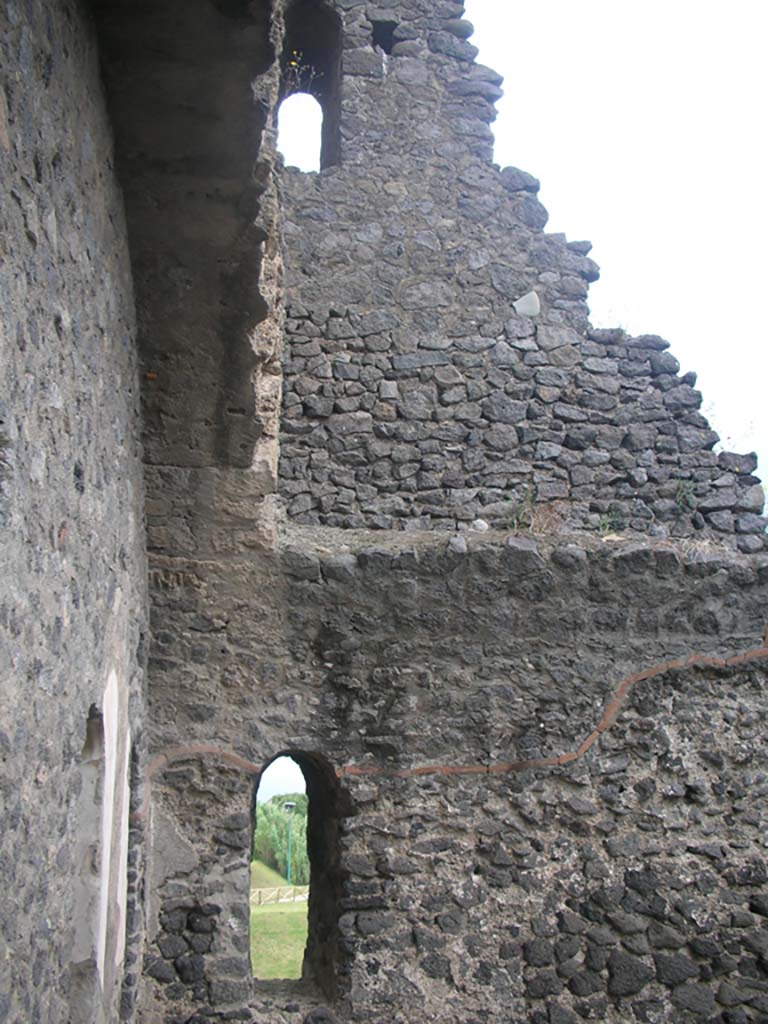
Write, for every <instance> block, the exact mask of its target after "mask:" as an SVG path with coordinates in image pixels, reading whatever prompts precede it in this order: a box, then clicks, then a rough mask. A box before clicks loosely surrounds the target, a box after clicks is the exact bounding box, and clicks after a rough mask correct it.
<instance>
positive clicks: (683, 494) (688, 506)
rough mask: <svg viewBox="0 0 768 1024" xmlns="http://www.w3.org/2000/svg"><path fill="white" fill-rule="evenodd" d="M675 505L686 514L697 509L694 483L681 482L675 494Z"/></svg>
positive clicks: (689, 481) (688, 481)
mask: <svg viewBox="0 0 768 1024" xmlns="http://www.w3.org/2000/svg"><path fill="white" fill-rule="evenodd" d="M675 504H676V505H677V507H678V508H679V509H680V510H681V511H683V512H685V511H690V510H692V509H694V508H696V495H695V494H694V490H693V481H691V480H681V481H680V482H679V483H678V485H677V491H676V492H675Z"/></svg>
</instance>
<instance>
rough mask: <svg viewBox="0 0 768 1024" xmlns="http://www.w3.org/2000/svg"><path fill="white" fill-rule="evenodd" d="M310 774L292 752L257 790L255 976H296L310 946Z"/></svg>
mask: <svg viewBox="0 0 768 1024" xmlns="http://www.w3.org/2000/svg"><path fill="white" fill-rule="evenodd" d="M307 814H308V799H307V795H306V783H305V780H304V774H303V772H302V770H301V768H299V766H298V764H296V762H295V761H294V760H293V759H292V758H290V757H278V758H276V759H275V760H274V761H273V762H272V764H270V765H269V767H268V768H267V769H266V770H265V771H264V773H263V774H262V776H261V779H260V780H259V787H258V791H257V793H256V821H255V828H254V833H253V855H252V860H251V900H250V903H251V913H250V922H251V967H252V969H253V974H254V977H256V978H260V979H262V980H269V979H274V978H285V979H296V978H301V977H302V973H303V964H304V952H305V949H306V945H307V908H308V904H309V876H310V864H309V857H308V854H307Z"/></svg>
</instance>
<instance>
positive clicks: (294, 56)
mask: <svg viewBox="0 0 768 1024" xmlns="http://www.w3.org/2000/svg"><path fill="white" fill-rule="evenodd" d="M322 77H323V73H322V71H318V70H317V69H316V68H315V67H314V65H312V64H311V63H310V62H309V61H307V60H306V59H305V58H304V53H303V51H302V50H291V52H290V53H289V54H288V58H287V60H286V61H285V64H284V65H283V89H284V92H285V95H286V96H293V95H294V94H295V93H297V92H308V93H310V94H311V93H312V92H313V89H312V86H313V84H314V83H315V82H317V80H318V79H319V78H322Z"/></svg>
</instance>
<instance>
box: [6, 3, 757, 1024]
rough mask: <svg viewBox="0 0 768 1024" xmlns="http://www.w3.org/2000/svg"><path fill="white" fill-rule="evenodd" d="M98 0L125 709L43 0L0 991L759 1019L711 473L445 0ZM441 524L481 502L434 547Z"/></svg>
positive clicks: (29, 100) (107, 513)
mask: <svg viewBox="0 0 768 1024" xmlns="http://www.w3.org/2000/svg"><path fill="white" fill-rule="evenodd" d="M93 12H94V17H95V23H96V31H97V34H98V42H99V49H100V54H101V60H102V71H103V76H104V81H105V84H106V92H107V99H108V108H109V112H110V118H111V122H112V130H113V131H114V135H115V153H116V160H115V163H116V167H117V173H118V178H119V181H120V184H121V187H122V189H123V191H124V194H125V205H126V220H127V233H128V238H129V248H130V261H131V269H132V274H133V277H134V280H135V292H136V297H135V305H136V310H135V312H136V320H137V324H138V328H137V339H138V360H139V364H140V371H141V374H140V376H141V387H142V403H143V423H142V434H141V436H142V437H143V442H144V453H145V462H146V464H145V472H146V487H147V495H146V502H145V504H144V510H145V513H146V520H147V548H148V554H149V559H148V560H149V584H150V592H151V602H152V607H151V638H150V659H149V669H148V671H149V686H148V694H147V695H148V716H147V718H148V728H147V738H146V741H145V740H144V738H143V734H142V729H143V725H142V717H141V698H142V694H141V686H140V683H141V658H142V656H143V655H142V650H143V648H142V644H141V639H142V631H143V627H144V607H143V603H142V585H143V584H142V581H143V579H144V567H143V564H142V555H141V548H142V544H143V540H142V534H141V520H140V508H141V500H142V496H141V488H140V477H139V471H138V466H137V459H136V454H137V448H138V445H137V441H138V435H139V431H138V428H137V423H136V416H135V381H134V376H135V372H136V365H135V364H136V355H135V354H134V350H133V340H132V339H133V309H132V302H133V300H132V296H131V291H130V276H131V275H130V274H129V269H128V254H127V251H126V246H125V229H124V227H123V221H122V213H121V205H120V199H119V195H118V192H117V188H116V184H115V179H114V176H113V173H112V157H111V148H110V131H109V128H108V125H107V119H106V116H105V112H104V108H103V105H102V102H101V92H100V86H99V83H98V74H97V64H96V50H95V46H94V35H93V33H92V31H91V29H90V28H89V26H88V23H87V21H86V20H85V19H84V17H83V16H82V12H81V11H80V10H79V8H77V7H75V6H74V5H73V4H72V3H70V2H69V0H57V3H54V4H49V5H45V6H43V5H42V4H35V3H31V4H27V5H26V6H25V7H24V10H23V12H22V10H21V8H20V7H17V6H16V5H15V4H10V5H7V6H6V9H5V12H4V15H3V21H2V23H1V24H2V27H3V47H4V50H3V57H4V60H3V75H4V76H5V77H4V79H3V89H2V90H0V162H2V171H3V176H4V180H6V179H7V180H9V181H11V182H12V186H11V187H12V191H11V193H10V198H9V199H8V201H7V202H4V204H3V207H2V218H3V223H2V225H1V226H2V228H3V231H2V240H3V241H2V244H3V246H4V248H3V250H2V259H3V271H4V280H5V279H6V278H7V280H8V281H9V282H10V286H9V287H8V288H6V289H4V291H3V295H2V302H3V304H4V305H3V331H4V333H3V357H2V372H3V374H4V383H5V390H4V392H3V395H4V397H3V399H2V401H4V402H5V403H6V405H5V407H3V409H2V419H3V422H2V425H1V426H0V442H1V446H0V484H1V485H2V491H1V492H0V500H1V501H2V507H1V509H0V510H1V512H2V515H3V516H4V517H5V522H6V524H7V528H6V530H5V532H4V535H3V545H4V548H3V566H4V570H5V571H4V574H3V580H4V582H3V588H4V589H3V592H2V602H3V603H2V618H1V619H0V622H2V628H3V630H4V634H3V647H2V652H1V655H0V656H2V659H3V661H2V670H3V683H4V686H3V693H2V725H1V726H0V730H2V731H0V746H1V748H2V756H3V775H2V786H3V790H2V792H3V801H4V802H3V825H4V828H3V833H2V835H3V838H2V841H0V858H2V871H3V880H4V883H5V884H6V888H7V892H8V894H9V898H7V899H6V901H5V903H4V905H3V908H2V911H0V924H1V925H2V935H3V943H4V945H3V947H2V957H1V958H0V982H1V983H2V984H0V1010H1V1011H2V1014H4V1015H5V1016H8V1018H9V1019H10V1020H12V1021H14V1024H16V1022H19V1024H21V1022H22V1021H23V1022H24V1024H26V1022H27V1021H29V1020H38V1019H39V1020H50V1021H52V1022H56V1024H58V1022H60V1021H62V1022H63V1021H65V1020H71V1021H80V1020H83V1021H86V1020H87V1021H91V1022H94V1021H106V1020H109V1021H112V1020H115V1019H117V1018H118V1017H119V1018H120V1019H122V1020H126V1021H129V1020H137V1021H141V1022H143V1024H159V1022H162V1024H202V1022H206V1021H208V1022H209V1021H224V1020H242V1021H249V1022H252V1024H254V1022H256V1021H258V1022H261V1024H265V1022H267V1021H268V1022H282V1024H288V1022H291V1024H294V1022H297V1021H302V1022H306V1024H322V1022H326V1024H328V1022H332V1021H334V1020H336V1021H344V1020H347V1021H371V1022H381V1024H384V1022H387V1024H392V1022H398V1024H416V1022H417V1021H418V1022H421V1021H422V1020H425V1019H426V1020H429V1019H440V1020H445V1021H447V1022H448V1024H470V1022H472V1024H476V1022H480V1021H499V1020H502V1021H510V1022H513V1021H514V1022H517V1021H520V1022H522V1021H530V1020H534V1021H537V1022H541V1024H543V1022H546V1024H573V1022H574V1021H577V1020H581V1019H584V1020H605V1021H609V1022H616V1024H618V1022H619V1021H625V1020H627V1019H635V1020H638V1021H648V1022H658V1021H665V1022H666V1021H672V1020H708V1021H709V1020H712V1019H715V1020H718V1024H745V1022H746V1024H754V1022H756V1021H758V1020H760V1019H761V1017H762V1016H765V1015H766V1013H767V1012H768V1010H767V1009H766V1006H765V992H766V978H767V977H768V974H767V973H766V972H767V971H768V968H767V967H766V964H767V963H768V956H767V954H766V945H765V941H766V934H767V929H766V925H765V921H766V919H767V915H766V909H767V908H766V903H765V890H766V864H765V860H766V855H765V838H764V837H765V828H764V821H763V809H762V802H763V798H764V796H765V793H764V789H765V778H764V776H765V758H766V752H765V746H764V743H765V739H764V737H765V720H766V706H765V696H764V689H765V666H766V663H767V662H768V651H767V650H766V648H765V646H764V644H765V639H764V629H765V617H766V616H765V608H766V606H768V601H767V600H766V597H767V596H768V563H767V562H766V556H765V555H764V554H761V553H760V552H759V551H758V550H757V549H759V548H761V547H762V537H761V533H760V531H761V529H762V525H763V523H762V519H761V518H760V510H761V502H760V500H759V495H758V494H757V491H756V488H757V482H756V480H755V478H754V477H753V476H752V473H753V470H754V468H755V466H754V460H753V459H751V458H749V457H741V456H732V455H724V456H715V455H713V454H712V452H711V450H710V449H711V445H712V444H713V443H714V437H713V436H712V434H711V432H709V428H708V426H707V424H706V422H705V421H704V420H703V419H701V417H700V415H699V413H698V411H697V410H698V403H699V398H698V396H697V393H696V392H695V391H694V390H693V383H694V382H693V381H692V380H691V379H690V378H679V377H678V376H677V375H676V374H677V366H676V364H675V362H674V360H673V359H672V357H671V356H670V355H669V354H668V353H667V352H666V350H665V348H664V343H663V342H660V341H659V340H658V339H655V338H648V337H646V338H640V339H628V338H625V337H624V336H622V335H620V334H618V333H616V332H608V333H605V332H602V333H601V332H593V331H591V329H590V328H589V325H588V321H587V309H586V304H585V298H586V286H587V283H588V282H589V281H590V280H592V279H594V277H595V274H596V268H595V265H594V264H593V263H592V262H591V261H590V260H589V258H588V255H587V252H588V247H587V245H586V244H582V243H571V244H569V243H566V241H565V239H564V238H562V237H561V236H547V235H545V234H544V232H543V228H544V224H545V214H544V211H543V210H542V208H541V206H540V204H539V203H538V200H537V199H536V197H535V192H536V187H537V186H536V183H535V181H534V180H533V179H531V178H530V176H528V175H525V174H523V173H522V172H518V171H515V170H513V169H508V170H506V171H503V172H499V171H498V170H496V169H495V168H494V167H493V166H492V164H491V162H490V160H491V143H492V139H491V135H490V131H489V128H488V123H489V121H490V120H491V119H492V116H493V101H494V99H495V98H496V97H497V96H498V91H499V81H498V77H497V76H496V75H494V73H493V72H491V71H489V70H487V69H483V68H479V67H477V66H475V65H474V64H473V63H472V61H473V58H474V48H473V47H472V46H471V44H469V43H468V42H466V36H467V35H468V34H469V31H470V29H469V26H468V25H467V24H466V23H465V22H463V21H462V20H461V13H462V7H461V4H459V3H456V2H453V0H437V2H429V3H428V2H426V0H408V2H402V3H392V4H391V5H389V7H387V8H386V9H384V8H380V7H376V6H371V5H368V4H366V3H364V2H359V0H337V2H334V3H333V4H330V5H324V4H321V3H314V2H309V0H306V2H305V0H296V3H295V4H294V5H290V4H289V5H288V7H287V11H286V10H285V9H284V5H283V4H282V3H275V4H268V3H267V2H266V0H264V2H257V3H248V2H246V0H199V2H196V3H194V4H191V3H189V2H187V0H163V2H162V3H153V4H148V5H137V4H135V3H133V2H129V0H98V2H96V3H94V4H93ZM297 12H298V15H301V17H298V16H297ZM312 12H314V13H312ZM304 15H307V17H308V19H309V20H308V21H302V18H303V17H304ZM315 19H317V20H315ZM302 24H304V26H305V27H304V30H303V31H304V36H302V35H301V32H302V29H301V27H300V26H301V25H302ZM307 25H309V26H310V29H311V31H309V30H308V29H307V28H306V26H307ZM297 26H298V27H297ZM296 33H298V36H297V34H296ZM284 39H285V40H286V42H287V44H288V45H289V46H290V45H291V44H292V43H293V42H295V41H296V40H299V41H301V45H306V46H307V52H309V48H310V47H311V46H312V45H313V44H312V39H314V40H315V44H316V46H318V47H319V49H318V50H317V54H316V59H318V60H322V61H323V62H324V63H323V76H324V77H323V79H321V81H322V84H321V85H318V86H317V88H318V91H319V94H320V96H321V99H322V101H323V103H324V106H325V108H326V132H325V141H324V162H325V165H326V166H325V169H324V170H323V172H322V173H321V174H320V175H319V176H302V175H300V174H298V173H296V172H292V171H288V172H282V173H281V172H280V171H279V167H278V166H277V164H276V160H275V153H274V127H275V124H274V115H275V111H276V108H277V104H278V101H279V97H280V95H282V94H284V92H285V76H283V82H282V84H281V80H280V79H281V51H282V50H283V42H284ZM374 43H375V45H374ZM320 44H322V45H321V46H320ZM390 51H391V52H390ZM313 59H315V55H313ZM283 63H284V62H283ZM326 76H327V77H326ZM281 237H282V240H283V242H284V245H282V246H281ZM284 256H285V259H286V260H287V262H288V273H287V286H288V291H289V295H288V302H287V323H286V324H285V325H284V319H285V317H284V313H285V312H286V310H285V309H284V298H283V280H282V267H283V257H284ZM6 270H7V271H8V273H7V274H5V272H6ZM531 291H535V292H536V293H537V294H538V295H539V298H540V301H541V306H542V312H541V315H540V316H538V317H536V318H534V319H532V318H530V317H525V316H520V315H518V313H517V312H516V311H515V307H514V303H515V302H516V301H517V300H518V299H519V298H520V297H521V296H522V295H523V294H525V293H527V292H531ZM284 346H285V348H286V352H285V356H286V358H285V360H284V361H283V355H284V352H283V347H284ZM283 371H284V372H285V384H286V387H285V403H284V407H283V416H282V452H279V451H278V436H279V429H280V424H279V416H280V405H281V386H282V383H283V376H282V375H283ZM278 456H280V464H281V467H282V468H281V473H282V499H281V500H283V501H284V503H285V505H286V507H287V508H288V517H289V523H288V525H287V526H286V525H285V524H284V523H282V522H281V518H280V516H281V513H280V501H279V500H277V495H276V492H277V486H278ZM541 505H544V506H547V507H548V509H547V514H548V515H549V516H550V518H548V519H546V520H542V519H541V518H538V519H537V518H536V514H537V509H539V506H541ZM673 505H674V508H673V507H672V506H673ZM552 506H554V507H552ZM694 506H695V507H694ZM539 512H541V510H540V509H539ZM479 515H482V516H485V517H486V518H487V519H488V520H489V521H490V522H492V523H493V524H496V525H499V526H504V527H505V529H503V530H500V531H499V532H493V531H492V532H491V533H486V534H483V535H480V534H479V533H475V532H472V533H467V534H466V535H463V536H456V537H450V538H449V537H447V536H446V535H445V534H443V533H439V532H436V531H435V529H434V528H438V529H439V528H441V527H443V526H448V527H450V528H452V529H453V528H455V527H456V526H463V525H465V524H466V523H467V522H468V521H470V520H471V519H472V518H474V517H475V516H479ZM574 524H576V525H580V526H586V527H589V528H591V529H592V530H593V531H594V530H595V529H596V530H597V531H599V532H603V534H604V537H603V538H602V539H600V537H598V536H595V535H594V533H592V534H584V533H582V534H567V533H565V532H562V531H560V530H559V528H560V527H564V526H568V525H570V526H573V525H574ZM401 526H404V527H406V528H407V529H408V530H413V531H417V530H418V531H419V532H414V533H413V534H409V533H407V532H403V531H402V530H400V529H399V527H401ZM544 526H548V527H549V529H550V536H549V537H548V538H547V536H545V533H546V531H545V530H544V529H543V527H544ZM337 527H344V529H338V528H337ZM349 527H366V528H368V527H374V528H377V532H375V533H374V532H371V531H369V530H368V529H362V530H356V529H349ZM531 527H533V528H535V531H536V533H535V536H534V534H533V533H531V531H530V529H529V528H531ZM699 530H700V531H702V532H703V534H704V535H705V537H706V539H705V541H704V542H702V543H698V542H696V541H695V540H694V541H691V540H690V539H689V536H688V535H689V534H692V533H694V532H698V531H699ZM617 531H625V532H626V533H631V531H639V532H640V531H642V532H645V533H646V534H648V533H651V534H654V535H655V536H654V537H653V538H650V539H649V538H648V537H645V538H643V539H642V541H641V542H638V543H633V542H631V541H630V540H629V539H628V537H627V536H625V537H623V538H619V539H618V540H617V539H616V538H615V536H614V535H615V534H616V532H617ZM665 534H673V535H674V537H675V538H677V539H670V538H667V537H665V536H664V535H665ZM716 535H719V536H722V537H731V535H732V536H733V537H735V538H736V539H737V541H738V543H739V545H740V546H741V547H742V549H743V550H742V553H736V552H733V551H726V550H725V549H724V548H723V547H721V546H719V545H718V544H717V543H715V541H714V540H713V537H715V536H716ZM636 539H637V538H636ZM6 678H8V679H9V680H10V685H7V686H6V685H5V680H6ZM128 719H130V722H129V721H128ZM6 722H7V723H10V727H7V726H6V724H5V723H6ZM128 725H130V736H129V732H128V728H127V726H128ZM129 739H130V741H131V743H132V744H133V749H134V751H135V752H136V753H135V756H134V757H133V771H132V775H131V788H132V794H131V798H132V801H133V810H134V814H133V816H132V823H133V824H132V833H131V835H132V843H131V849H130V852H128V851H127V850H126V843H125V838H126V824H127V817H126V810H127V785H126V778H127V767H128V766H127V761H126V755H127V754H128V752H129V742H128V741H129ZM145 742H146V746H147V747H148V755H149V756H148V758H147V760H146V762H145V760H144V757H143V749H144V744H145ZM281 752H289V753H291V754H292V755H293V756H294V757H295V758H296V759H297V761H298V762H299V763H300V765H301V766H302V768H303V770H304V772H305V775H306V777H307V782H308V791H309V800H310V819H309V830H310V834H311V837H312V852H311V859H312V894H311V900H310V910H309V913H310V929H311V934H310V940H309V944H308V950H307V957H306V961H305V967H306V970H305V977H304V979H303V980H302V981H301V982H297V983H289V982H278V983H272V984H267V983H264V982H259V981H258V980H254V979H253V978H252V977H251V965H250V962H249V935H248V886H249V878H248V862H249V858H250V851H251V834H252V824H253V806H252V804H253V797H254V790H255V787H256V784H257V782H258V778H259V775H260V773H261V771H262V770H263V768H264V767H265V765H267V764H268V763H269V762H270V761H271V760H272V759H273V758H274V757H275V756H276V755H278V754H279V753H281ZM104 780H107V784H106V785H105V782H104ZM100 786H101V788H102V790H103V789H105V788H106V789H108V790H111V792H112V794H113V796H114V799H113V800H112V801H111V803H108V804H105V803H103V802H102V801H101V800H100V798H99V788H100ZM105 808H106V811H105ZM106 812H108V813H106ZM89 829H90V832H89ZM90 834H93V837H94V839H93V842H89V841H88V839H89V835H90ZM100 837H101V838H100ZM145 841H146V845H144V843H145ZM127 852H128V864H126V859H125V858H126V853H127ZM145 854H146V873H145ZM96 862H98V863H99V868H100V871H99V873H96V884H94V875H95V873H94V872H93V871H92V870H91V866H92V865H93V864H94V863H96ZM107 862H108V863H107ZM101 879H106V884H104V885H102V884H101ZM126 883H127V884H126ZM83 908H85V909H86V912H85V914H84V913H83ZM123 922H126V925H127V927H125V928H123V927H122V923H123ZM94 924H95V927H90V930H88V928H85V927H84V926H85V925H88V926H93V925H94ZM145 933H146V941H144V939H145ZM94 935H95V939H94ZM123 939H125V941H126V943H127V947H126V949H127V953H126V958H125V966H126V970H125V971H124V972H123V978H122V983H123V984H122V992H121V998H120V1006H119V1008H117V1005H116V997H117V986H118V983H119V981H120V977H119V974H120V971H119V966H120V963H121V960H122V942H123ZM99 963H102V964H104V965H110V966H109V969H108V970H106V969H105V970H104V971H102V976H103V978H104V983H105V986H106V994H105V995H104V996H102V995H101V992H100V990H99V982H98V978H95V976H94V972H93V966H94V964H97V965H98V964H99ZM75 967H77V968H78V970H74V969H73V968H75ZM140 969H143V977H142V978H141V980H139V978H138V973H139V970H140ZM89 971H90V973H89ZM97 973H98V971H97ZM73 983H74V984H73Z"/></svg>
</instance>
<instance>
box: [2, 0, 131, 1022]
mask: <svg viewBox="0 0 768 1024" xmlns="http://www.w3.org/2000/svg"><path fill="white" fill-rule="evenodd" d="M112 168H113V153H112V139H111V131H110V126H109V121H108V119H107V115H106V109H105V104H104V100H103V94H102V90H101V86H100V82H99V66H98V55H97V51H96V43H95V38H94V33H93V31H92V27H91V26H90V24H89V21H88V19H87V18H86V17H85V16H84V14H83V12H82V11H81V9H80V7H79V6H78V5H76V4H73V3H59V2H54V3H44V2H37V0H30V2H28V3H24V4H20V3H15V2H9V3H7V4H4V5H3V7H2V10H0V181H2V185H3V188H2V199H1V200H0V281H1V282H2V283H1V284H0V381H1V382H2V383H1V385H0V808H1V810H0V819H1V820H0V877H2V887H3V893H2V899H0V1019H1V1020H3V1021H7V1022H8V1024H31V1022H33V1021H34V1022H38V1021H40V1022H42V1021H51V1022H57V1024H58V1022H64V1021H72V1022H78V1024H80V1022H83V1021H86V1020H87V1021H88V1022H90V1024H112V1022H114V1021H116V1020H117V1019H118V1013H119V1003H120V1000H121V991H120V989H121V982H127V983H128V985H129V987H130V983H131V981H132V983H133V984H134V985H135V984H136V983H137V980H138V968H139V967H140V959H139V957H140V948H141V943H142V941H143V915H142V912H141V906H140V903H139V896H140V874H141V861H142V851H141V846H140V845H139V842H138V839H139V837H138V835H137V831H136V830H135V829H134V830H132V834H131V836H130V850H129V851H128V868H127V871H126V867H125V864H124V857H125V855H126V836H125V834H124V827H125V822H126V821H127V813H128V808H127V806H125V804H124V802H123V801H124V797H125V793H124V792H123V786H124V780H125V766H126V758H128V756H129V753H130V758H131V761H132V764H133V769H132V772H133V793H132V797H133V799H134V800H135V801H136V804H137V805H138V804H140V803H141V800H142V789H141V784H140V780H141V777H142V775H143V759H144V750H145V736H144V710H143V688H144V680H143V672H144V660H145V653H144V652H145V648H146V630H147V624H146V617H147V611H146V564H145V555H144V537H143V530H142V506H143V488H142V481H141V470H140V453H139V444H138V375H137V359H136V351H135V323H134V321H135V315H134V306H133V295H132V290H131V277H130V270H129V262H128V248H127V242H126V234H125V223H124V218H123V209H122V202H121V197H120V193H119V189H118V188H117V183H116V181H115V177H114V173H113V169H112ZM110 678H112V680H113V682H112V683H111V684H110V685H109V688H108V683H109V680H110ZM105 694H106V695H107V696H106V698H105ZM94 715H101V716H103V718H104V732H105V735H104V741H105V749H104V750H103V751H100V752H99V762H98V763H99V771H100V772H102V771H103V778H100V780H99V783H98V785H97V787H95V788H96V791H97V794H96V795H94V787H93V786H91V787H90V789H89V785H88V782H87V775H88V771H89V766H88V765H87V764H86V755H85V749H84V748H85V747H86V739H87V732H88V724H89V719H91V720H92V721H94ZM129 743H130V752H129ZM95 753H96V752H94V756H95ZM108 768H110V769H111V776H112V777H113V779H114V787H113V788H112V789H111V791H107V787H106V785H105V783H104V781H103V780H104V779H109V778H110V771H109V770H107V769H108ZM94 800H98V801H99V802H100V805H101V806H94ZM102 814H104V820H105V822H106V823H107V825H105V826H102V825H101V821H102ZM110 814H111V822H112V823H111V827H107V826H108V824H109V820H110V818H109V815H110ZM87 826H90V828H91V830H90V831H88V830H87ZM102 827H103V828H104V830H105V832H106V834H102V832H101V829H102ZM107 864H111V865H112V867H111V870H110V872H109V875H108V876H107V874H106V869H105V871H104V872H103V873H102V874H101V875H100V874H99V870H100V869H99V865H101V866H102V867H103V866H104V865H107ZM126 882H127V886H128V897H127V903H126V902H125V898H124V896H123V892H124V887H125V885H126ZM85 892H91V893H94V892H95V906H94V905H93V904H92V903H89V902H88V901H86V900H84V899H83V895H84V893H85ZM100 901H101V908H99V902H100ZM99 918H101V923H102V929H103V933H104V934H103V938H102V941H101V943H99V942H98V940H97V935H98V930H99ZM126 940H127V951H126V958H125V962H124V960H123V955H122V951H121V947H122V945H123V942H124V941H126ZM99 972H100V975H101V977H100V978H99Z"/></svg>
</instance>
